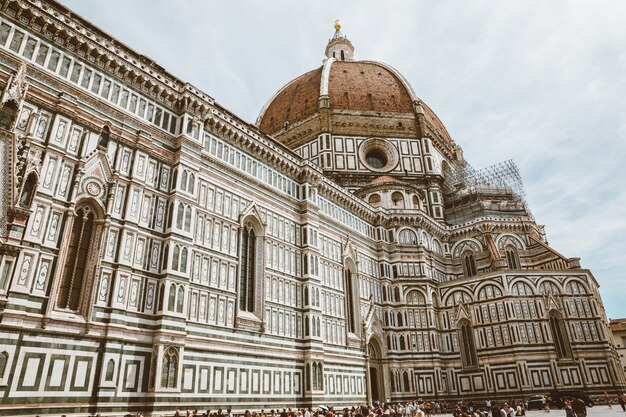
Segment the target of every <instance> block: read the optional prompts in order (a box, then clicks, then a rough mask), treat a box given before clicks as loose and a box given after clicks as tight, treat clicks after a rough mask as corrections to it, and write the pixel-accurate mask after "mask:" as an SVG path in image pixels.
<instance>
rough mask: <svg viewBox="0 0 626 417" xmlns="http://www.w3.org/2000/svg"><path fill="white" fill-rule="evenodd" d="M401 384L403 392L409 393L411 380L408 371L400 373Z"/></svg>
mask: <svg viewBox="0 0 626 417" xmlns="http://www.w3.org/2000/svg"><path fill="white" fill-rule="evenodd" d="M402 382H403V384H404V392H409V391H410V390H411V380H410V378H409V372H408V371H404V372H403V373H402Z"/></svg>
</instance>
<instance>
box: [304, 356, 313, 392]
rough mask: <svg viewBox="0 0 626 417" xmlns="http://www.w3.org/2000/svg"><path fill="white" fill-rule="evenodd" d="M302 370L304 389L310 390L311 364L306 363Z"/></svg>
mask: <svg viewBox="0 0 626 417" xmlns="http://www.w3.org/2000/svg"><path fill="white" fill-rule="evenodd" d="M304 372H305V376H304V380H305V381H306V390H307V391H310V390H311V364H310V363H307V364H306V368H305V371H304Z"/></svg>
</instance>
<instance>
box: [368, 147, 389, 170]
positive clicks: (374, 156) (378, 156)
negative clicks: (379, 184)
mask: <svg viewBox="0 0 626 417" xmlns="http://www.w3.org/2000/svg"><path fill="white" fill-rule="evenodd" d="M365 159H366V160H367V164H368V165H369V166H371V167H373V168H383V167H384V166H385V165H387V155H385V153H384V152H383V151H381V150H380V149H376V148H375V149H371V150H369V151H368V152H367V154H366V155H365Z"/></svg>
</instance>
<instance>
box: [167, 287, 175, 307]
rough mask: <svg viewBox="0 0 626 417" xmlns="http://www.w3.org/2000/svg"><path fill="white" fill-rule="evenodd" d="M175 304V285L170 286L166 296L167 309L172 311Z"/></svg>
mask: <svg viewBox="0 0 626 417" xmlns="http://www.w3.org/2000/svg"><path fill="white" fill-rule="evenodd" d="M175 304H176V285H175V284H170V290H169V293H168V296H167V309H168V310H169V311H174V305H175Z"/></svg>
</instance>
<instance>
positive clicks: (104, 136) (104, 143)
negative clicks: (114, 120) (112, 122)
mask: <svg viewBox="0 0 626 417" xmlns="http://www.w3.org/2000/svg"><path fill="white" fill-rule="evenodd" d="M110 137H111V129H109V126H104V128H103V129H102V132H101V133H100V138H99V139H98V148H100V149H104V150H106V149H107V148H108V147H109V139H110Z"/></svg>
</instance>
